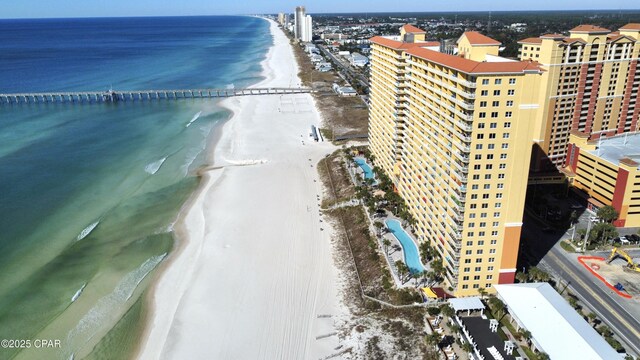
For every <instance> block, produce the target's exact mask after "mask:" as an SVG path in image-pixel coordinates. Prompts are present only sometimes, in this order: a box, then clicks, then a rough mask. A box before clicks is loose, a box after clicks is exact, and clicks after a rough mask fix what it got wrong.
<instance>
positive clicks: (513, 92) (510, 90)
mask: <svg viewBox="0 0 640 360" xmlns="http://www.w3.org/2000/svg"><path fill="white" fill-rule="evenodd" d="M515 94H516V91H515V90H513V89H509V90H508V91H507V95H509V96H513V95H515ZM498 95H500V94H498Z"/></svg>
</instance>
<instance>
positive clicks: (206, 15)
mask: <svg viewBox="0 0 640 360" xmlns="http://www.w3.org/2000/svg"><path fill="white" fill-rule="evenodd" d="M558 11H566V12H590V11H603V12H609V11H610V12H620V11H637V12H638V13H640V9H584V10H574V9H563V10H558V9H544V10H541V9H538V10H468V11H455V10H438V11H365V12H309V13H307V14H308V15H341V14H346V15H355V14H365V15H366V14H440V13H458V14H469V13H519V12H520V13H522V12H558ZM292 13H293V12H292ZM278 14H279V12H275V13H263V14H240V13H239V14H223V15H220V14H218V15H216V14H184V15H112V16H97V15H96V16H93V15H88V16H60V17H8V18H0V21H2V20H64V19H118V18H122V19H127V18H177V17H214V16H265V15H278ZM285 14H289V13H285Z"/></svg>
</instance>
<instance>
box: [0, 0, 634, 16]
mask: <svg viewBox="0 0 640 360" xmlns="http://www.w3.org/2000/svg"><path fill="white" fill-rule="evenodd" d="M299 5H303V6H305V7H306V8H307V13H309V14H320V13H354V12H358V13H365V12H370V13H376V12H446V11H460V9H464V11H527V10H538V11H540V10H577V9H588V10H635V9H638V6H637V2H635V1H631V0H617V1H616V0H613V1H607V2H603V1H594V0H584V1H580V0H569V1H550V0H541V1H537V2H534V3H531V2H517V1H511V0H509V1H508V0H495V1H491V2H490V3H486V2H479V1H469V0H459V1H457V2H455V3H444V4H427V3H424V5H422V6H420V5H416V4H411V3H406V4H401V5H398V4H397V3H395V2H392V1H388V0H384V1H383V0H367V1H366V2H365V1H350V2H345V1H341V0H324V1H321V2H320V1H306V2H305V1H292V0H280V1H277V0H276V1H269V2H266V1H260V0H247V1H242V2H237V1H211V0H182V1H180V2H177V1H172V2H169V1H162V0H161V1H152V0H138V1H135V2H132V1H128V0H109V1H106V0H101V1H92V2H78V1H76V0H73V1H72V0H58V1H55V2H53V1H50V0H26V1H21V2H9V3H6V4H4V6H3V11H2V13H0V18H4V19H7V18H64V17H111V16H180V15H240V14H267V13H268V14H275V13H279V12H287V13H293V12H294V9H295V7H296V6H299Z"/></svg>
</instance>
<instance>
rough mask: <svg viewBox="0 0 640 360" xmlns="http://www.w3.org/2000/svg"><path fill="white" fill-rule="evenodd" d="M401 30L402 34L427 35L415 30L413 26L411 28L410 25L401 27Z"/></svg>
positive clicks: (422, 31)
mask: <svg viewBox="0 0 640 360" xmlns="http://www.w3.org/2000/svg"><path fill="white" fill-rule="evenodd" d="M402 29H403V30H404V32H407V33H412V34H426V33H427V32H426V31H424V30H422V29H420V28H417V27H415V26H413V25H411V24H405V25H403V26H402Z"/></svg>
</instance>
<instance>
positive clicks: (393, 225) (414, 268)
mask: <svg viewBox="0 0 640 360" xmlns="http://www.w3.org/2000/svg"><path fill="white" fill-rule="evenodd" d="M385 225H387V228H388V229H389V231H391V233H392V234H393V236H395V238H396V239H398V241H399V242H400V244H401V245H402V252H403V254H404V263H405V264H407V267H408V268H409V271H411V273H412V274H416V273H421V272H423V271H424V270H425V267H424V265H422V261H420V252H419V251H418V246H417V245H416V243H415V242H414V241H413V239H411V237H410V236H409V234H407V232H406V231H404V229H403V228H402V225H401V224H400V221H398V220H395V219H389V220H387V221H385Z"/></svg>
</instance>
